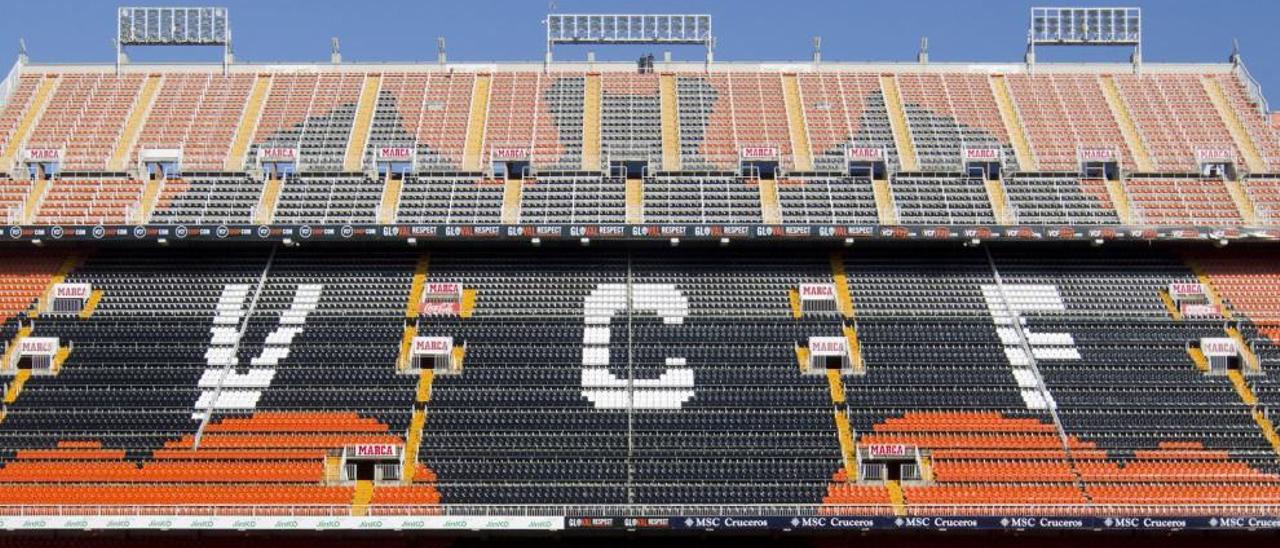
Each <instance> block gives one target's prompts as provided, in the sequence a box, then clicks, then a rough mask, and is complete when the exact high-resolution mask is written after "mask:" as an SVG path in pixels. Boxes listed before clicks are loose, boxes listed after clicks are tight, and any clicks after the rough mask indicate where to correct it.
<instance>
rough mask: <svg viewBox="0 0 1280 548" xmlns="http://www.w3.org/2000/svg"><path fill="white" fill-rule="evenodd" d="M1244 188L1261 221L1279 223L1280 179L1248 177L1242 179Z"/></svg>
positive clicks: (1271, 223)
mask: <svg viewBox="0 0 1280 548" xmlns="http://www.w3.org/2000/svg"><path fill="white" fill-rule="evenodd" d="M1244 188H1245V192H1246V193H1247V194H1248V196H1249V199H1250V200H1251V201H1253V205H1254V209H1255V210H1256V211H1257V213H1258V219H1259V220H1260V221H1261V222H1263V223H1264V224H1269V225H1274V224H1277V223H1280V180H1276V179H1255V178H1253V177H1249V178H1247V179H1245V180H1244Z"/></svg>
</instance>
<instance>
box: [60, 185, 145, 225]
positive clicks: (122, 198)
mask: <svg viewBox="0 0 1280 548" xmlns="http://www.w3.org/2000/svg"><path fill="white" fill-rule="evenodd" d="M141 198H142V181H127V180H112V179H58V180H55V181H53V182H52V184H51V185H50V186H49V190H48V191H47V194H45V197H44V200H43V201H41V202H40V209H38V210H37V211H36V219H35V222H36V223H38V224H82V225H92V224H123V223H132V222H137V221H138V215H139V214H140V212H139V210H138V207H139V203H138V202H139V200H140V199H141Z"/></svg>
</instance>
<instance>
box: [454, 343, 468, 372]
mask: <svg viewBox="0 0 1280 548" xmlns="http://www.w3.org/2000/svg"><path fill="white" fill-rule="evenodd" d="M466 357H467V349H466V347H463V346H456V345H455V346H454V347H453V367H454V368H455V369H457V371H458V372H461V371H462V361H463V359H465V358H466Z"/></svg>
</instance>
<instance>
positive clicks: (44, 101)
mask: <svg viewBox="0 0 1280 548" xmlns="http://www.w3.org/2000/svg"><path fill="white" fill-rule="evenodd" d="M61 81H62V80H61V79H60V78H58V77H57V76H51V75H46V76H45V77H43V78H41V79H40V83H38V84H36V90H35V93H33V94H32V95H31V100H30V101H29V102H28V103H27V108H25V109H24V110H23V111H22V119H21V120H19V121H18V127H17V128H16V129H15V130H14V131H13V135H12V136H11V138H10V139H9V141H8V142H7V143H5V146H4V150H3V151H0V168H3V170H4V172H5V173H8V172H9V171H10V170H11V169H12V168H13V162H14V160H15V159H16V157H17V156H18V153H19V152H20V151H21V150H22V147H24V146H26V144H27V140H28V139H30V138H31V133H32V130H33V129H35V127H36V126H37V125H38V124H39V123H40V118H41V117H43V116H44V111H45V109H46V108H47V107H48V106H49V100H50V99H52V98H53V95H54V92H55V91H56V90H57V89H58V83H59V82H61Z"/></svg>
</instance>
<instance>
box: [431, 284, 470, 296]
mask: <svg viewBox="0 0 1280 548" xmlns="http://www.w3.org/2000/svg"><path fill="white" fill-rule="evenodd" d="M425 294H426V295H427V296H429V297H434V296H446V297H453V296H457V295H461V294H462V284H460V283H452V282H449V283H429V284H427V291H426V293H425Z"/></svg>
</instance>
